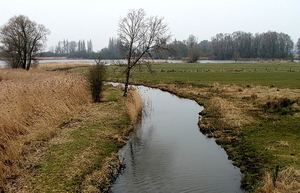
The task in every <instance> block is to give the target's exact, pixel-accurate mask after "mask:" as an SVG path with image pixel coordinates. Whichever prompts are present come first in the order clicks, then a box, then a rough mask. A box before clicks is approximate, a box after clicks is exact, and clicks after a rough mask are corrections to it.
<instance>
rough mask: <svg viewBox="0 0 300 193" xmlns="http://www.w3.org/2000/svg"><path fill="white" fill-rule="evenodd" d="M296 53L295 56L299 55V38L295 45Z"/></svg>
mask: <svg viewBox="0 0 300 193" xmlns="http://www.w3.org/2000/svg"><path fill="white" fill-rule="evenodd" d="M296 52H297V54H299V55H300V38H299V39H298V41H297V43H296Z"/></svg>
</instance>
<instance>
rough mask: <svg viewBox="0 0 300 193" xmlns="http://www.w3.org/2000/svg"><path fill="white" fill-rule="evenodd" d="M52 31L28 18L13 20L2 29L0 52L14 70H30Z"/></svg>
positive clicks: (21, 16) (19, 17)
mask: <svg viewBox="0 0 300 193" xmlns="http://www.w3.org/2000/svg"><path fill="white" fill-rule="evenodd" d="M48 34H50V31H49V30H48V29H46V28H45V26H44V25H41V24H36V23H35V22H34V21H31V20H29V18H28V17H27V16H24V15H20V16H15V17H13V18H11V19H10V20H9V21H8V23H7V24H6V25H4V26H3V27H1V28H0V43H1V44H2V45H1V46H0V51H2V53H3V57H4V59H5V61H6V63H7V64H8V66H10V67H12V68H23V69H26V70H29V69H30V66H31V63H32V61H35V56H36V54H37V52H38V51H40V50H42V49H43V48H44V43H45V42H46V40H47V38H46V36H47V35H48Z"/></svg>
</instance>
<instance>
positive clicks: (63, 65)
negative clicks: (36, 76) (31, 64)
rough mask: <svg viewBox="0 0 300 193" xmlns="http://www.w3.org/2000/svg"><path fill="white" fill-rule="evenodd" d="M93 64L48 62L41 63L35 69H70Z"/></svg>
mask: <svg viewBox="0 0 300 193" xmlns="http://www.w3.org/2000/svg"><path fill="white" fill-rule="evenodd" d="M89 66H91V62H82V61H81V62H65V63H61V62H47V63H41V64H39V65H38V66H37V67H35V69H37V70H47V71H54V70H60V69H69V68H78V67H89Z"/></svg>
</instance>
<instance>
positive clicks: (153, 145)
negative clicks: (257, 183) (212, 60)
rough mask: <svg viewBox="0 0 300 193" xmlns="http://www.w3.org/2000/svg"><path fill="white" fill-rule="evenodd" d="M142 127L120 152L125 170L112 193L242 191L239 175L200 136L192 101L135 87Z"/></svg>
mask: <svg viewBox="0 0 300 193" xmlns="http://www.w3.org/2000/svg"><path fill="white" fill-rule="evenodd" d="M138 88H139V91H140V93H141V94H142V97H143V99H144V104H146V105H145V108H144V113H143V118H142V122H141V125H140V128H139V129H138V130H137V131H136V132H135V133H133V134H132V136H131V137H132V139H131V141H129V142H128V144H127V145H126V146H125V147H124V148H123V149H122V150H121V151H120V154H121V156H123V157H124V159H125V164H126V169H125V171H124V173H123V174H122V175H120V177H119V178H118V179H117V181H116V183H115V184H114V186H113V190H114V192H122V193H123V192H242V191H241V190H240V189H239V186H240V178H241V174H240V171H239V170H238V169H235V167H234V166H233V165H232V164H231V161H229V160H228V159H227V155H226V153H225V151H224V150H223V149H222V148H220V147H219V146H218V145H216V143H215V142H214V139H208V138H206V137H205V136H204V135H202V134H201V133H200V132H199V129H198V126H197V121H198V112H199V111H201V110H202V109H203V108H202V107H200V106H199V105H198V104H196V103H195V102H194V101H191V100H186V99H180V98H178V97H176V96H174V95H171V94H169V93H166V92H162V91H160V90H157V89H149V88H146V87H138Z"/></svg>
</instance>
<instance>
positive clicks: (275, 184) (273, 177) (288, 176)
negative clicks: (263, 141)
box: [256, 166, 300, 193]
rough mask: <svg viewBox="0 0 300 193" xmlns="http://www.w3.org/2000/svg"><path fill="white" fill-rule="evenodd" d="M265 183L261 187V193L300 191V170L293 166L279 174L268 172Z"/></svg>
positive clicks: (291, 192)
mask: <svg viewBox="0 0 300 193" xmlns="http://www.w3.org/2000/svg"><path fill="white" fill-rule="evenodd" d="M263 184H265V186H264V187H262V188H259V189H258V190H257V191H256V192H259V193H262V192H264V193H286V192H289V193H299V192H300V170H299V169H296V168H295V167H293V166H291V167H288V168H286V169H283V170H282V171H279V172H278V174H275V173H274V172H268V173H266V175H265V177H264V179H263Z"/></svg>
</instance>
